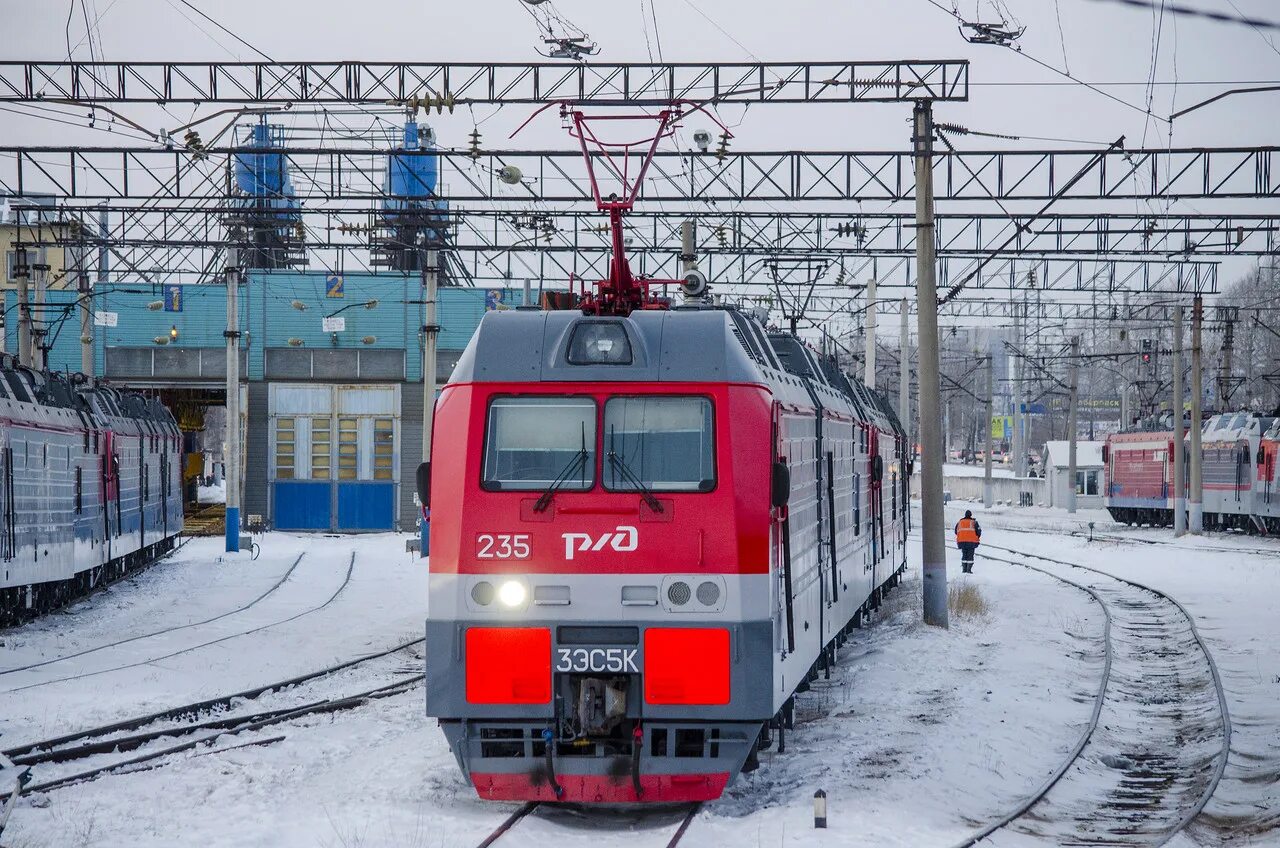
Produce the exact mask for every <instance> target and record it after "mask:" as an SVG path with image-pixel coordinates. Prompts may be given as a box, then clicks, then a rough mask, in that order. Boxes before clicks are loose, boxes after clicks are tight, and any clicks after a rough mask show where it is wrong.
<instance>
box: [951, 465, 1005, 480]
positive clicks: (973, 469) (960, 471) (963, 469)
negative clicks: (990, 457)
mask: <svg viewBox="0 0 1280 848" xmlns="http://www.w3.org/2000/svg"><path fill="white" fill-rule="evenodd" d="M986 474H987V467H986V465H984V464H983V463H981V462H979V463H977V464H975V465H966V464H964V463H963V462H948V463H947V464H945V465H943V466H942V475H943V476H944V477H985V476H986ZM991 476H992V477H1008V478H1009V479H1013V469H1011V468H1010V467H1009V466H1007V465H1001V464H999V463H992V465H991Z"/></svg>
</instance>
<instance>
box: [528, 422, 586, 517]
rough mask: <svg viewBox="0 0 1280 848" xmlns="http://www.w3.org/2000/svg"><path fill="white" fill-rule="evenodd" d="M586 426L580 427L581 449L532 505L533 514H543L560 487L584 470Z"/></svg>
mask: <svg viewBox="0 0 1280 848" xmlns="http://www.w3.org/2000/svg"><path fill="white" fill-rule="evenodd" d="M587 456H588V455H587V425H586V424H583V425H582V447H580V448H578V452H577V453H575V454H574V455H573V458H572V459H570V460H569V463H568V464H567V465H566V466H565V467H564V468H563V469H561V471H560V473H559V474H557V475H556V477H555V479H554V480H552V481H551V485H550V486H548V487H547V488H546V490H545V491H544V492H543V493H542V495H541V496H540V497H539V498H538V500H537V501H536V502H535V503H534V505H533V511H534V512H545V511H546V509H547V507H549V506H550V505H551V499H552V498H554V497H555V496H556V492H558V491H559V490H560V488H561V487H562V486H564V485H565V484H567V483H568V482H569V481H570V480H571V479H573V475H574V472H575V471H577V470H578V469H579V468H586V465H587Z"/></svg>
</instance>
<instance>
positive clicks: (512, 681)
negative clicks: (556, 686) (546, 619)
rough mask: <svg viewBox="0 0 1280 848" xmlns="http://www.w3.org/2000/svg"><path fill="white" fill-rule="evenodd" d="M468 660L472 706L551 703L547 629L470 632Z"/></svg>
mask: <svg viewBox="0 0 1280 848" xmlns="http://www.w3.org/2000/svg"><path fill="white" fill-rule="evenodd" d="M465 660H466V667H467V670H466V677H467V703H469V704H545V703H547V702H548V701H550V700H551V631H550V630H549V629H548V628H546V627H472V628H469V629H468V630H467V636H466V652H465Z"/></svg>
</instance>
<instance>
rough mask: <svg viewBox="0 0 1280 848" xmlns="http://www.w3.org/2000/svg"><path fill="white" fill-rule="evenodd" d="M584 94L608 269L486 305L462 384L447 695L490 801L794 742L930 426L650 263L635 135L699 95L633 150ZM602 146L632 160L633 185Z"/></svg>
mask: <svg viewBox="0 0 1280 848" xmlns="http://www.w3.org/2000/svg"><path fill="white" fill-rule="evenodd" d="M563 111H564V117H565V119H566V120H567V121H569V122H570V124H571V132H573V134H574V137H575V138H578V139H579V140H580V141H581V142H582V144H583V150H584V154H585V155H586V157H587V166H588V172H589V173H590V174H591V179H592V187H593V190H594V193H595V199H596V202H597V204H598V206H599V207H600V209H601V210H603V211H607V212H608V213H609V216H610V220H611V224H612V239H613V248H614V251H613V259H612V263H611V268H610V276H609V279H608V280H605V281H602V282H601V283H599V284H598V286H597V288H596V291H594V292H591V293H589V294H588V293H583V295H582V296H581V298H580V299H578V300H577V302H576V303H573V304H571V305H572V306H573V307H574V308H571V309H563V310H556V311H541V310H536V309H535V310H529V309H517V310H511V311H506V312H494V313H489V314H488V315H486V316H485V318H484V320H483V321H482V322H481V323H480V326H479V327H478V328H477V330H476V332H475V335H474V336H473V337H472V339H471V342H470V344H469V345H468V346H467V349H466V351H465V352H464V353H463V355H462V357H461V359H460V360H459V362H458V365H457V367H456V368H455V370H454V372H453V375H452V377H451V379H450V380H449V383H448V384H447V385H446V386H445V387H444V389H443V390H442V391H441V393H440V397H439V400H438V401H437V404H436V409H435V415H434V426H433V430H432V434H433V436H432V440H431V445H432V448H431V457H430V463H429V465H426V466H424V468H423V469H420V474H419V477H420V479H424V478H425V479H426V481H427V485H425V486H420V489H422V490H423V491H420V496H421V498H422V500H423V503H424V504H426V503H429V504H430V505H431V516H432V528H431V534H430V547H429V555H430V578H429V598H428V617H427V622H426V672H427V681H428V683H427V713H428V715H431V716H434V717H436V718H437V719H438V720H439V723H440V726H441V728H442V729H443V730H444V733H445V736H446V737H447V738H448V740H449V744H450V746H451V747H452V749H453V752H454V754H455V756H456V757H457V760H458V764H459V766H460V767H461V768H462V771H463V773H464V774H465V775H466V776H467V777H468V779H469V780H470V781H471V782H472V783H473V784H474V785H475V788H476V791H477V792H478V793H479V794H480V796H481V797H483V798H487V799H496V800H542V801H557V800H559V801H578V802H672V801H702V800H708V799H712V798H717V797H719V796H720V794H721V793H722V792H723V791H724V789H725V787H726V786H727V785H728V784H729V782H730V781H731V780H733V778H734V777H735V776H736V775H737V774H739V773H740V772H742V771H749V770H751V769H753V768H755V767H756V765H757V756H756V755H757V752H758V751H760V750H763V749H765V748H768V747H770V746H771V745H772V744H773V742H774V733H775V732H776V734H777V738H778V744H779V748H780V749H781V747H782V745H783V744H784V738H783V734H784V733H785V730H786V729H787V728H788V727H789V726H790V724H791V717H792V708H793V703H794V697H795V694H796V693H797V692H799V691H803V690H804V689H806V688H807V686H808V683H809V682H810V681H811V680H812V679H813V678H814V676H815V675H817V674H819V673H820V672H821V670H822V669H823V668H825V667H827V666H828V665H829V664H830V663H831V662H832V661H833V660H834V653H835V649H836V647H837V646H838V645H839V644H841V643H842V642H843V640H844V638H845V636H846V635H847V634H848V632H849V630H850V629H851V628H853V627H855V626H857V625H859V624H860V623H861V622H862V620H863V617H864V615H865V614H866V612H867V611H868V610H869V609H870V608H873V607H875V606H876V605H878V603H879V600H880V597H881V593H882V592H883V591H884V590H885V589H886V588H887V587H889V586H892V585H893V584H894V583H895V582H896V581H897V579H898V576H899V575H900V573H901V571H902V569H903V568H904V567H905V560H906V553H905V551H906V548H905V544H906V532H907V525H906V516H907V493H908V473H909V472H908V463H907V462H906V459H905V451H906V440H905V438H904V436H903V433H902V428H901V427H900V426H899V424H898V422H897V419H896V417H895V416H894V414H893V412H892V410H891V409H890V407H889V406H888V404H887V403H886V401H885V400H884V399H883V398H882V397H881V396H880V395H878V394H876V393H875V392H873V391H869V390H868V389H867V388H866V387H865V386H863V385H862V384H860V383H858V382H857V381H856V380H853V379H851V378H849V377H848V376H847V375H845V374H843V373H841V372H840V370H839V369H838V368H837V367H836V363H835V362H834V360H832V359H830V358H827V357H823V356H819V355H817V354H816V353H815V352H814V351H813V350H811V349H810V348H808V347H806V346H805V345H803V344H802V343H801V342H800V341H799V340H798V339H796V338H795V337H794V336H792V335H790V334H780V333H772V334H771V333H769V332H767V331H766V329H765V327H764V326H763V325H762V324H761V323H760V322H759V321H757V320H756V318H755V317H753V316H751V315H748V314H747V313H745V312H742V311H738V310H735V309H732V308H720V307H718V306H714V305H712V304H710V303H708V302H707V298H706V297H705V296H704V290H705V280H702V279H701V278H700V276H699V275H697V274H696V273H694V274H692V275H690V277H689V278H688V279H687V280H686V281H654V280H639V279H636V278H634V277H633V276H632V274H631V271H630V268H629V267H628V265H627V261H626V257H625V252H624V242H623V237H622V232H623V227H622V214H623V212H625V211H626V210H627V209H629V208H630V206H631V204H632V202H634V200H635V197H636V193H637V192H638V187H639V185H640V180H641V179H642V178H643V174H644V171H645V167H647V164H648V161H649V159H648V158H646V160H645V163H644V165H643V166H641V167H640V168H639V169H638V170H636V171H632V170H628V168H627V167H626V163H625V162H623V163H618V162H616V161H612V157H613V153H614V152H616V150H617V149H621V150H622V158H623V159H625V157H626V154H627V153H629V152H630V149H631V148H633V147H642V148H644V149H645V150H646V151H647V155H648V156H649V157H651V155H652V152H653V150H654V149H655V148H656V145H657V142H658V140H659V139H661V138H663V137H665V136H666V135H669V134H670V132H671V131H672V130H673V128H674V125H675V124H674V122H675V120H676V119H677V118H678V117H679V115H680V112H681V110H680V107H678V106H673V107H672V108H671V109H667V110H664V111H662V112H661V113H660V114H658V115H657V116H652V117H650V116H644V117H643V118H641V120H657V121H658V122H659V129H658V133H657V135H656V136H654V137H652V138H651V139H648V140H646V141H643V142H634V141H633V142H625V143H622V144H619V145H615V146H614V151H613V152H611V151H610V149H609V147H610V146H609V145H607V144H604V143H603V142H600V141H599V139H598V138H597V137H596V136H595V134H594V133H593V132H592V131H591V129H590V128H589V127H588V125H587V119H586V117H585V116H583V115H582V114H581V113H580V112H576V111H571V110H568V109H567V108H566V109H565V110H563ZM607 119H610V120H617V119H618V118H616V117H614V116H610V117H608V118H607ZM725 132H726V133H727V132H728V131H727V130H726V131H725ZM588 142H590V143H592V144H595V145H597V146H599V147H600V148H602V150H603V152H600V153H596V154H592V153H590V152H588V150H587V145H588ZM599 158H610V159H611V170H612V172H614V173H616V174H623V175H633V176H632V177H630V178H629V179H628V180H626V181H625V182H626V184H625V185H624V189H623V191H622V192H621V193H614V194H611V195H610V196H609V197H608V198H605V197H603V196H602V193H601V191H600V189H599V188H598V186H597V185H596V182H595V172H594V167H595V162H596V160H597V159H599ZM655 282H664V283H676V284H679V283H682V282H683V283H686V285H685V287H684V288H685V293H686V295H687V298H686V305H685V306H682V307H679V308H671V305H670V303H669V302H668V301H667V300H666V299H665V298H662V297H659V296H657V295H656V294H655V293H654V291H653V290H651V287H650V285H651V284H652V283H655Z"/></svg>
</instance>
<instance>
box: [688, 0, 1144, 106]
mask: <svg viewBox="0 0 1280 848" xmlns="http://www.w3.org/2000/svg"><path fill="white" fill-rule="evenodd" d="M685 2H686V3H688V2H689V0H685ZM925 2H926V3H929V4H930V5H932V6H934V7H935V8H937V9H939V10H941V11H942V12H945V13H946V14H948V15H950V16H951V17H953V18H955V19H956V20H957V21H958V22H959V23H960V24H962V25H967V24H968V23H969V22H968V21H966V20H965V19H964V18H963V17H961V16H960V14H959V12H958V11H956V10H954V9H948V8H947V7H946V6H943V5H942V4H941V3H939V2H938V0H925ZM996 46H1000V47H1004V48H1006V49H1008V50H1010V51H1012V52H1013V53H1016V54H1018V55H1019V56H1025V57H1026V58H1028V59H1030V60H1031V61H1032V62H1035V63H1036V64H1037V65H1039V66H1040V67H1042V68H1044V69H1045V70H1049V71H1052V72H1053V73H1055V74H1057V75H1059V76H1061V77H1065V78H1067V79H1069V80H1071V81H1072V82H1073V83H1075V84H1077V85H1082V86H1084V87H1085V88H1087V89H1089V90H1090V91H1092V92H1094V93H1095V94H1101V95H1102V96H1103V97H1105V98H1107V99H1108V100H1113V101H1115V102H1116V103H1119V104H1120V105H1122V106H1127V107H1128V108H1130V109H1133V110H1134V111H1136V112H1141V113H1142V114H1144V115H1149V114H1151V113H1150V112H1148V111H1147V110H1144V109H1143V108H1142V107H1141V106H1138V105H1137V104H1134V103H1130V102H1129V101H1127V100H1124V99H1123V98H1120V97H1116V96H1115V95H1114V94H1111V93H1110V92H1107V91H1103V90H1102V89H1101V88H1098V87H1097V86H1096V85H1094V84H1093V83H1089V82H1085V81H1084V80H1082V79H1080V78H1078V77H1076V76H1073V75H1072V74H1071V73H1069V72H1067V71H1064V70H1062V69H1060V68H1056V67H1054V66H1053V65H1050V64H1049V63H1048V62H1045V61H1042V60H1041V59H1037V58H1036V57H1035V56H1032V55H1031V54H1030V53H1027V52H1026V51H1024V50H1023V49H1022V48H1020V47H1015V46H1014V45H1013V44H1012V43H1005V44H998V45H996ZM1153 117H1155V118H1158V119H1160V120H1162V121H1166V122H1167V121H1168V120H1169V119H1168V118H1165V117H1163V116H1160V115H1153Z"/></svg>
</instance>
